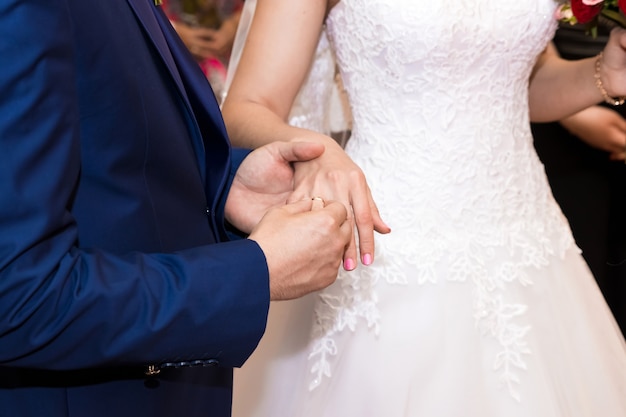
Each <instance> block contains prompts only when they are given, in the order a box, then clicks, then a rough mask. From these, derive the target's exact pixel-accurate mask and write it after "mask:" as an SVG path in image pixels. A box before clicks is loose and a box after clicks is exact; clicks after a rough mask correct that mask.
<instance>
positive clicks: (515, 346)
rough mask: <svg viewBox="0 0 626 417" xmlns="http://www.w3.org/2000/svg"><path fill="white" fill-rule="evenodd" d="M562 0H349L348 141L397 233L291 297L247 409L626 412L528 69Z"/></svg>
mask: <svg viewBox="0 0 626 417" xmlns="http://www.w3.org/2000/svg"><path fill="white" fill-rule="evenodd" d="M555 6H556V3H555V2H554V0H461V1H456V2H444V1H440V0H435V1H433V0H428V1H427V0H342V1H341V2H340V3H339V4H338V5H337V6H336V7H335V8H334V9H333V10H332V11H331V13H330V15H329V16H328V19H327V27H326V34H327V36H328V38H329V40H330V44H331V46H332V48H333V49H334V51H335V53H336V57H337V62H338V64H339V67H340V69H341V74H342V77H343V80H344V83H345V86H346V89H347V92H348V96H349V99H350V104H351V110H352V114H353V118H354V119H353V132H352V137H351V138H350V140H349V142H348V145H347V149H346V150H347V152H348V153H349V155H350V156H351V157H352V158H353V159H354V161H355V162H356V163H357V164H359V165H360V166H361V167H362V169H363V171H364V172H365V175H366V177H367V178H368V181H369V184H370V187H371V189H372V192H373V194H374V197H375V199H376V201H377V203H378V206H379V209H380V211H381V212H382V214H383V217H384V218H385V220H386V221H387V223H388V224H389V225H390V226H391V227H392V233H391V234H389V235H385V236H377V242H376V243H377V252H376V260H375V263H374V265H372V266H370V267H362V266H360V267H359V268H358V269H357V270H356V271H354V272H350V273H347V272H343V271H342V272H341V273H340V275H339V279H338V281H337V282H336V283H335V284H333V285H332V286H331V287H330V288H328V289H326V290H324V291H321V292H320V293H318V294H314V295H311V296H309V297H307V298H305V299H303V300H297V301H293V302H283V303H275V304H273V305H272V307H271V309H270V321H269V324H268V331H267V334H266V336H265V337H264V339H263V340H262V341H261V345H260V346H259V349H258V351H257V352H256V353H255V354H254V355H253V357H252V358H251V359H250V360H249V361H248V362H247V363H246V364H245V365H244V366H243V368H242V369H241V370H237V371H236V373H235V394H234V416H235V417H251V416H255V417H552V416H555V417H556V416H558V417H624V416H626V347H625V344H624V340H623V337H622V336H621V334H620V333H619V330H618V329H617V326H616V324H615V323H614V321H613V319H612V317H611V315H610V312H609V310H608V308H607V306H606V304H605V303H604V301H603V299H602V296H601V295H600V292H599V290H598V288H597V287H596V284H595V282H594V280H593V278H592V276H591V274H590V272H589V270H588V268H587V266H586V265H585V263H584V262H583V260H582V258H581V256H580V254H579V250H578V248H577V247H576V246H575V245H574V242H573V240H572V237H571V233H570V230H569V227H568V225H567V222H566V220H565V218H564V217H563V215H562V214H561V211H560V209H559V207H558V206H557V204H556V203H555V201H554V199H553V198H552V195H551V193H550V188H549V186H548V183H547V180H546V177H545V174H544V169H543V166H542V165H541V163H540V162H539V160H538V158H537V156H536V155H535V152H534V149H533V145H532V138H531V134H530V129H529V119H528V101H527V89H528V79H529V76H530V73H531V69H532V67H533V63H534V61H535V58H536V57H537V55H538V54H539V53H540V52H541V51H542V49H543V48H544V47H545V46H546V44H547V42H548V41H549V40H550V38H551V37H552V35H553V32H554V30H555V21H554V18H553V12H554V9H555Z"/></svg>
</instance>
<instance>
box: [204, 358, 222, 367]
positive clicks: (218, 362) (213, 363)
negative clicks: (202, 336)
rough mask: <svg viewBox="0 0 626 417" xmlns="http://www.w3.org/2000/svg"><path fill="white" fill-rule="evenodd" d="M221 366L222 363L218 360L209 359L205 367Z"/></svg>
mask: <svg viewBox="0 0 626 417" xmlns="http://www.w3.org/2000/svg"><path fill="white" fill-rule="evenodd" d="M219 364H220V361H218V360H217V359H209V360H207V361H206V362H205V365H204V366H211V367H215V366H218V365H219Z"/></svg>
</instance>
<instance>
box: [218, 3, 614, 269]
mask: <svg viewBox="0 0 626 417" xmlns="http://www.w3.org/2000/svg"><path fill="white" fill-rule="evenodd" d="M334 3H337V2H334ZM333 5H334V4H329V3H327V1H326V0H259V1H258V5H257V9H256V13H255V18H254V21H253V24H252V26H251V28H250V33H249V35H248V39H247V43H246V45H247V47H246V48H245V49H244V51H243V54H242V57H241V61H240V63H239V67H238V70H237V74H236V75H235V77H234V80H233V83H232V86H231V88H230V91H229V93H228V96H227V98H226V101H225V103H224V105H223V114H224V120H225V122H226V126H227V129H228V133H229V136H230V138H231V140H232V142H233V144H235V145H238V146H245V147H253V148H254V147H257V146H261V145H263V144H266V143H270V142H272V141H275V140H279V141H287V140H292V139H299V140H307V141H314V142H317V143H322V144H324V146H325V147H326V151H325V152H324V154H323V155H322V156H321V157H320V158H317V159H315V160H314V161H311V162H305V163H297V164H296V165H298V173H297V175H296V190H295V192H294V194H293V197H292V198H293V199H299V198H302V197H307V196H309V197H310V196H314V195H320V196H323V197H325V198H328V199H332V200H336V201H339V202H341V203H343V204H344V205H346V207H348V208H349V210H348V213H349V214H352V215H353V219H354V221H355V223H356V226H357V229H358V240H359V244H360V256H361V261H362V262H363V261H365V260H369V259H371V256H372V254H373V253H374V241H373V236H374V230H376V231H378V232H381V233H388V232H389V231H390V229H389V228H388V227H387V226H386V225H385V223H384V222H383V220H382V218H381V217H380V215H379V213H378V210H377V208H376V205H375V203H374V201H373V199H372V196H371V194H370V191H369V188H368V186H367V183H366V180H365V178H364V176H363V173H362V171H361V170H360V169H359V167H358V166H356V165H355V164H354V163H353V162H352V161H351V159H350V158H349V157H348V156H347V155H346V154H345V153H344V151H343V150H342V149H341V148H340V147H339V146H338V145H337V144H336V142H335V141H333V140H332V139H331V138H330V137H327V136H325V135H322V134H319V133H316V132H311V131H308V130H304V129H299V128H295V127H292V126H289V125H288V124H287V122H286V120H287V117H288V114H289V110H290V109H291V106H292V104H293V101H294V99H295V97H296V94H297V92H298V90H299V88H300V86H301V84H302V82H303V81H304V79H305V77H306V74H307V71H308V69H309V66H310V64H311V62H312V59H313V55H314V52H315V48H316V45H317V40H318V38H319V34H320V32H321V30H322V27H323V23H324V19H325V17H326V15H327V12H328V10H330V9H331V7H332V6H333ZM286 34H288V36H286ZM594 63H595V60H594V59H593V58H590V59H586V60H580V61H575V62H574V61H572V62H568V61H564V60H562V59H561V58H559V56H558V55H557V54H556V51H555V50H553V49H551V48H547V49H546V51H545V52H544V53H543V54H542V55H541V56H540V57H539V59H538V61H537V63H536V66H535V69H534V72H533V74H532V77H531V80H530V90H529V94H530V97H529V100H530V103H529V104H530V115H531V118H532V120H534V121H537V122H545V121H556V120H561V119H564V118H566V117H568V116H570V115H572V114H574V113H576V112H578V111H580V110H583V109H585V108H587V107H589V106H592V105H594V104H597V103H599V102H600V101H602V95H601V94H600V92H599V91H598V89H597V88H596V86H595V84H594ZM259 68H262V69H263V70H262V71H261V70H259ZM601 73H602V80H603V82H604V86H605V88H606V90H607V91H608V92H609V94H611V95H613V96H620V95H626V31H624V30H621V29H616V30H615V31H614V32H613V34H612V35H611V39H610V41H609V43H608V45H607V46H606V48H605V56H604V60H603V63H602V71H601ZM356 252H357V251H356V244H355V240H353V241H352V243H351V244H350V245H349V246H348V248H347V250H346V253H345V255H344V268H345V269H352V268H353V267H354V266H355V260H356V259H357V257H356V256H357V253H356ZM365 263H367V262H365Z"/></svg>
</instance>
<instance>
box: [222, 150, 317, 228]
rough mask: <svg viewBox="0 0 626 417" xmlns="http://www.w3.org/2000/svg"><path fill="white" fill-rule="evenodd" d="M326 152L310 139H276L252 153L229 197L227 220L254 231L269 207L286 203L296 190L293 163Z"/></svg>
mask: <svg viewBox="0 0 626 417" xmlns="http://www.w3.org/2000/svg"><path fill="white" fill-rule="evenodd" d="M322 153H324V146H323V145H321V144H318V143H310V142H275V143H271V144H269V145H266V146H263V147H261V148H258V149H257V150H255V151H254V152H252V153H250V155H248V156H247V157H246V159H244V161H243V162H242V163H241V165H240V166H239V169H238V170H237V174H236V175H235V179H234V180H233V184H232V186H231V189H230V193H229V194H228V199H227V200H226V219H227V220H228V221H229V222H230V223H231V224H232V225H233V226H235V227H236V228H237V229H239V230H241V231H242V232H244V233H250V231H252V229H253V227H254V226H256V224H257V223H258V222H259V221H260V220H261V218H262V217H263V216H264V215H265V213H266V212H267V210H268V209H270V208H272V207H278V206H282V205H284V204H285V203H286V202H287V199H288V198H289V197H290V196H291V194H292V193H293V191H294V170H293V167H292V163H293V162H298V161H300V162H303V161H309V160H311V159H314V158H317V157H319V156H320V155H322Z"/></svg>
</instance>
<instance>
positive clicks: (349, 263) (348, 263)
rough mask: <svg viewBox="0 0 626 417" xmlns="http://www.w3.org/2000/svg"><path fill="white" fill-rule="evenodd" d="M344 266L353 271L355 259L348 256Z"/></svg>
mask: <svg viewBox="0 0 626 417" xmlns="http://www.w3.org/2000/svg"><path fill="white" fill-rule="evenodd" d="M343 268H344V269H345V270H346V271H352V270H353V269H354V260H352V259H350V258H348V259H346V260H345V261H343Z"/></svg>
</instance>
